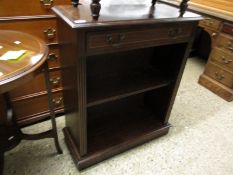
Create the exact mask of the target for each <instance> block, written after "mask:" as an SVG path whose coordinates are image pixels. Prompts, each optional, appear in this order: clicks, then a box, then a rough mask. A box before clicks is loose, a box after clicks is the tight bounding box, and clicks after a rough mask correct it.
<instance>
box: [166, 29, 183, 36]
mask: <svg viewBox="0 0 233 175" xmlns="http://www.w3.org/2000/svg"><path fill="white" fill-rule="evenodd" d="M181 33H182V29H181V28H172V29H169V30H168V36H170V37H177V36H178V35H179V34H181Z"/></svg>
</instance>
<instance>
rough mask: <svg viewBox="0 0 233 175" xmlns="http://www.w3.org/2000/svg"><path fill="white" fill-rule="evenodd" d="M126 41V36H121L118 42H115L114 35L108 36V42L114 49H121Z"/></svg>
mask: <svg viewBox="0 0 233 175" xmlns="http://www.w3.org/2000/svg"><path fill="white" fill-rule="evenodd" d="M124 39H125V34H119V35H118V37H117V40H116V41H113V37H112V35H110V34H108V35H106V41H107V42H108V43H109V44H111V45H112V46H113V47H119V46H120V45H121V44H122V41H124Z"/></svg>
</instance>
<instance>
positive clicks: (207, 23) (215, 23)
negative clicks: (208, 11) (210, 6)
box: [199, 17, 221, 30]
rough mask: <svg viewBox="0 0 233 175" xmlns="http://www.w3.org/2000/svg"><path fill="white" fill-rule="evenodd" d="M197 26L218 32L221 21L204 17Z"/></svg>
mask: <svg viewBox="0 0 233 175" xmlns="http://www.w3.org/2000/svg"><path fill="white" fill-rule="evenodd" d="M199 25H200V26H202V27H209V28H211V29H212V30H218V29H219V28H220V26H221V21H219V20H217V19H214V18H209V17H206V18H205V19H204V20H202V21H200V22H199Z"/></svg>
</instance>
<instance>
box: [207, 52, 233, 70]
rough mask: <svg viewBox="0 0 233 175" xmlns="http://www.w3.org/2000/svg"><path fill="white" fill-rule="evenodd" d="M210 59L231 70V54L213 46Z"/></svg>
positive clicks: (232, 57)
mask: <svg viewBox="0 0 233 175" xmlns="http://www.w3.org/2000/svg"><path fill="white" fill-rule="evenodd" d="M210 59H211V61H215V62H216V63H218V64H220V65H222V66H224V67H225V68H228V69H229V70H230V71H232V70H233V54H228V53H227V52H225V51H223V50H221V49H218V48H214V49H213V51H212V52H211V55H210Z"/></svg>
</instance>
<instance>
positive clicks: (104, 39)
mask: <svg viewBox="0 0 233 175" xmlns="http://www.w3.org/2000/svg"><path fill="white" fill-rule="evenodd" d="M191 29H192V25H188V24H187V23H184V24H179V25H171V24H169V25H168V24H164V25H163V26H162V27H150V28H146V29H141V30H132V29H129V30H117V31H114V30H113V31H101V32H90V33H88V35H87V52H88V53H91V54H92V53H95V52H105V53H106V51H114V50H119V49H126V48H138V47H141V48H143V47H146V46H148V45H155V44H156V43H157V44H161V43H175V42H178V41H181V40H183V41H184V40H185V39H188V37H189V36H190V34H191V31H192V30H191Z"/></svg>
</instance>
